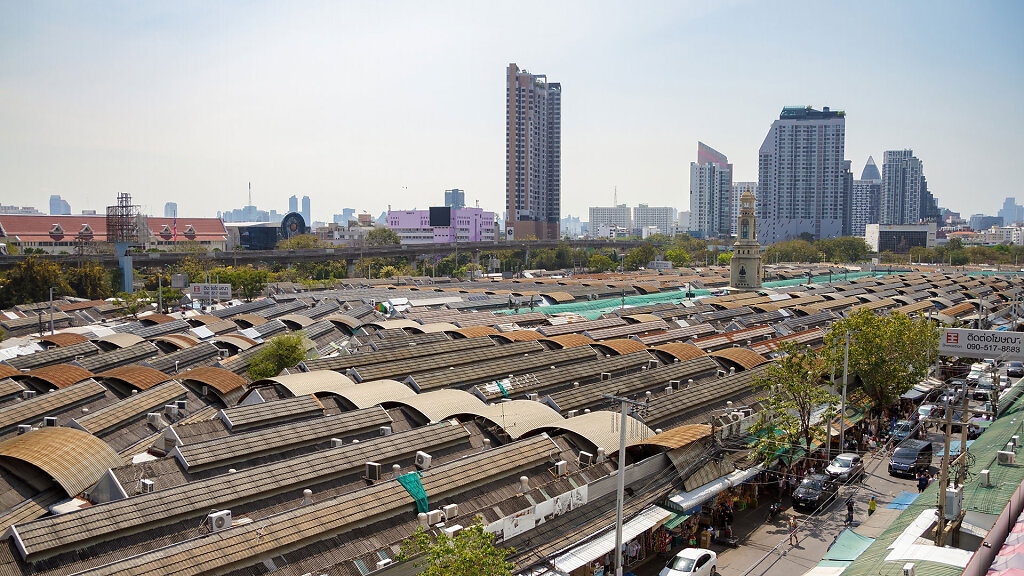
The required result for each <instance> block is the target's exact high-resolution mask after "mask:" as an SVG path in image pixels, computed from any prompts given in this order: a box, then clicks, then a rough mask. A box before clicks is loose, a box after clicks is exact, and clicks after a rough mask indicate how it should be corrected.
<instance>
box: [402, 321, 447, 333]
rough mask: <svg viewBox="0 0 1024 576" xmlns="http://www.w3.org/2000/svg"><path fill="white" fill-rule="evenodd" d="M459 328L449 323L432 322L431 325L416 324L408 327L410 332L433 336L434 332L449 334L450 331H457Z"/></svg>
mask: <svg viewBox="0 0 1024 576" xmlns="http://www.w3.org/2000/svg"><path fill="white" fill-rule="evenodd" d="M458 329H459V327H458V326H456V325H455V324H452V323H450V322H433V323H431V324H416V325H415V326H409V330H410V331H411V332H416V333H419V334H433V333H434V332H449V331H451V330H458Z"/></svg>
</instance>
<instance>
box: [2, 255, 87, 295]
mask: <svg viewBox="0 0 1024 576" xmlns="http://www.w3.org/2000/svg"><path fill="white" fill-rule="evenodd" d="M51 287H54V288H56V290H54V297H57V296H62V295H65V294H72V293H73V292H72V289H71V286H70V285H69V284H68V281H67V279H65V277H64V274H63V273H62V270H61V267H60V265H59V264H57V263H56V262H51V261H49V260H43V259H41V258H36V257H34V256H30V257H28V258H26V259H25V260H23V261H22V262H19V263H18V265H17V266H15V267H14V268H13V269H11V270H10V271H9V272H7V276H6V278H5V279H4V283H3V284H2V285H0V307H2V308H9V307H11V306H15V305H18V304H29V303H32V302H43V301H45V300H48V299H49V298H50V288H51Z"/></svg>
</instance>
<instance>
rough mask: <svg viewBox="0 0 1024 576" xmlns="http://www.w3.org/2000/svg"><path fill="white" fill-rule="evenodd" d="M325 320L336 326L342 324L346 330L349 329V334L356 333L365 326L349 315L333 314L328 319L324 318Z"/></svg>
mask: <svg viewBox="0 0 1024 576" xmlns="http://www.w3.org/2000/svg"><path fill="white" fill-rule="evenodd" d="M324 320H327V321H329V322H331V323H332V324H334V325H335V326H337V325H339V324H340V325H342V326H344V327H345V328H348V331H349V332H355V331H356V330H358V329H359V327H360V326H362V325H363V323H362V321H361V320H359V319H358V318H354V317H352V316H349V315H348V314H331V315H330V316H328V317H327V318H324Z"/></svg>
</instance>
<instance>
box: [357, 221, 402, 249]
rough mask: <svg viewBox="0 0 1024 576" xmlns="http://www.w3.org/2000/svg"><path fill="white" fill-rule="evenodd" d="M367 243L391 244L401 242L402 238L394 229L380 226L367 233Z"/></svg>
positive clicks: (374, 244) (377, 244)
mask: <svg viewBox="0 0 1024 576" xmlns="http://www.w3.org/2000/svg"><path fill="white" fill-rule="evenodd" d="M366 243H367V244H369V245H370V246H391V245H397V244H401V243H402V240H401V239H400V238H399V237H398V234H397V233H396V232H395V231H394V230H392V229H390V228H384V227H383V226H378V227H376V228H374V229H373V230H370V232H369V233H368V234H367V235H366Z"/></svg>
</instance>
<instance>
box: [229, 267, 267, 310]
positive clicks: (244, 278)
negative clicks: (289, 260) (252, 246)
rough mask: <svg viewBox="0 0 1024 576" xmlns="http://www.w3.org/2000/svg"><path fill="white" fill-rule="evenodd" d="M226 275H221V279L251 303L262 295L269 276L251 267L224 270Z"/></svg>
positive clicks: (263, 271)
mask: <svg viewBox="0 0 1024 576" xmlns="http://www.w3.org/2000/svg"><path fill="white" fill-rule="evenodd" d="M226 272H227V274H226V275H225V274H223V273H222V274H221V279H223V280H226V281H227V282H229V283H230V284H231V289H232V290H234V291H235V292H237V293H238V295H239V296H241V297H242V298H245V300H246V302H252V301H253V298H256V297H257V296H259V295H260V294H262V293H263V289H264V288H266V287H267V278H268V277H269V274H268V273H267V271H266V270H258V269H256V268H253V267H252V266H240V267H238V268H232V269H230V270H226Z"/></svg>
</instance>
